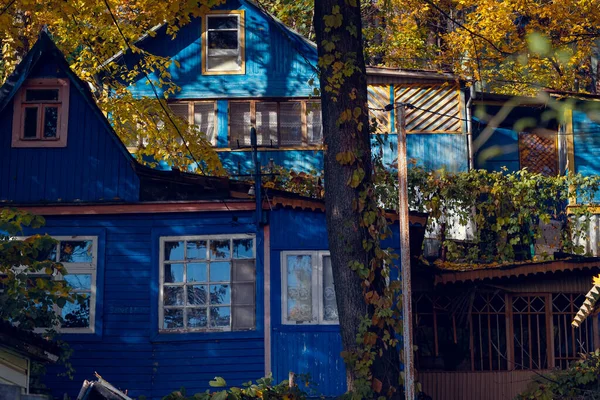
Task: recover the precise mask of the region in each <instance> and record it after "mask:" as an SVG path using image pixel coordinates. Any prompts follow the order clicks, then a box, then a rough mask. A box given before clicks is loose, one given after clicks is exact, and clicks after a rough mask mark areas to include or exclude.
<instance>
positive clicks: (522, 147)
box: [519, 132, 558, 176]
mask: <svg viewBox="0 0 600 400" xmlns="http://www.w3.org/2000/svg"><path fill="white" fill-rule="evenodd" d="M519 160H520V162H521V168H527V169H528V170H529V171H530V172H535V173H539V174H544V175H548V176H553V175H558V152H557V151H556V135H555V134H540V133H525V132H521V133H519Z"/></svg>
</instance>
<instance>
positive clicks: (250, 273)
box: [159, 235, 256, 332]
mask: <svg viewBox="0 0 600 400" xmlns="http://www.w3.org/2000/svg"><path fill="white" fill-rule="evenodd" d="M254 240H255V239H254V237H251V236H248V235H238V236H228V237H225V236H217V237H206V236H202V237H197V236H196V237H184V238H162V239H161V244H160V245H161V253H162V256H161V257H162V260H163V261H162V262H161V269H160V280H159V282H160V283H161V288H160V289H161V290H160V299H159V329H160V331H161V332H175V331H177V332H188V331H231V330H234V331H235V330H248V329H254V328H255V316H254V313H255V310H256V306H255V304H256V289H255V281H256V256H255V247H254ZM180 249H185V251H182V250H180ZM173 260H176V261H173ZM238 313H239V315H238ZM250 314H252V315H250Z"/></svg>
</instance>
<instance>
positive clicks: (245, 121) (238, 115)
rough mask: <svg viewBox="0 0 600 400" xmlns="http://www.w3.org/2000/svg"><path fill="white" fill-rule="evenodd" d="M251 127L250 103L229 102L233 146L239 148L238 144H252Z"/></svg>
mask: <svg viewBox="0 0 600 400" xmlns="http://www.w3.org/2000/svg"><path fill="white" fill-rule="evenodd" d="M250 127H251V119H250V103H248V102H232V103H229V139H230V141H231V143H230V146H231V147H232V148H237V147H238V144H239V146H249V145H250ZM238 142H239V143H238Z"/></svg>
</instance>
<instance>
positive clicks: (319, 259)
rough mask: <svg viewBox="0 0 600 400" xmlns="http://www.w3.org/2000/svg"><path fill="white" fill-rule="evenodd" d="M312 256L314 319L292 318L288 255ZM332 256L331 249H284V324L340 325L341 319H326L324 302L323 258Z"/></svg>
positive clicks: (282, 285) (282, 266)
mask: <svg viewBox="0 0 600 400" xmlns="http://www.w3.org/2000/svg"><path fill="white" fill-rule="evenodd" d="M305 255H309V256H311V260H312V282H311V285H312V313H313V315H312V319H311V320H310V321H302V322H299V321H294V320H290V319H289V318H288V315H287V300H288V296H287V283H288V282H287V267H288V265H287V257H288V256H305ZM325 257H331V255H330V253H329V251H327V250H320V251H309V250H298V251H282V252H281V296H282V305H281V321H282V324H284V325H297V326H300V325H338V324H339V320H335V321H327V320H325V319H324V315H323V314H324V304H323V258H325Z"/></svg>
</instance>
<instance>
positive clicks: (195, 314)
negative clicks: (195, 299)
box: [187, 308, 208, 328]
mask: <svg viewBox="0 0 600 400" xmlns="http://www.w3.org/2000/svg"><path fill="white" fill-rule="evenodd" d="M187 318H188V327H189V328H206V326H207V323H208V320H207V316H206V308H190V309H188V310H187Z"/></svg>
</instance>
